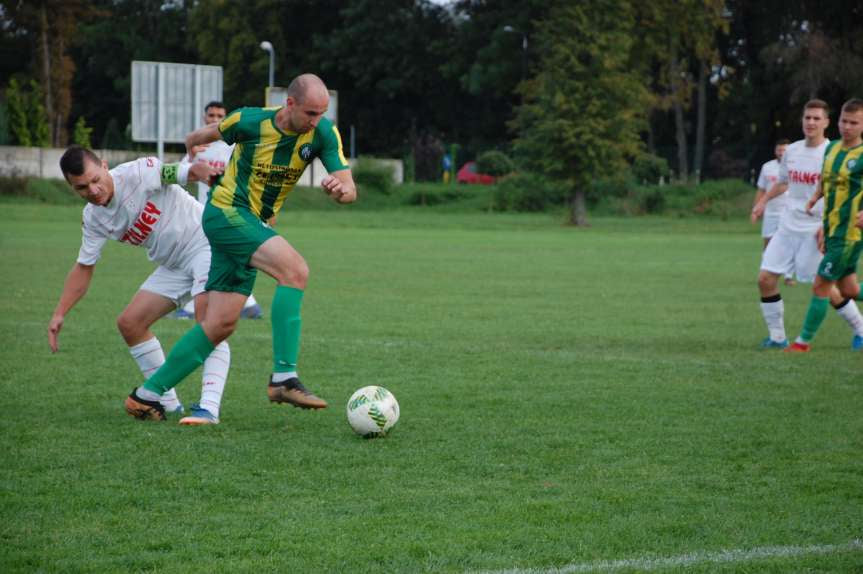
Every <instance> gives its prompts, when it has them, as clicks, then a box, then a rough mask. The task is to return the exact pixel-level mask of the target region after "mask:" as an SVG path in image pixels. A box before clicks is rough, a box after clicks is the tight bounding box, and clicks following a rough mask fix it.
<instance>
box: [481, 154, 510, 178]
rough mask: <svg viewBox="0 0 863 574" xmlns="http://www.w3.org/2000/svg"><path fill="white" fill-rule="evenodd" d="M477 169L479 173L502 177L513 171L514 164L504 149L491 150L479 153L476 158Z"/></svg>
mask: <svg viewBox="0 0 863 574" xmlns="http://www.w3.org/2000/svg"><path fill="white" fill-rule="evenodd" d="M476 169H477V171H478V172H479V173H485V174H488V175H493V176H494V177H501V176H504V175H507V174H510V173H512V170H513V169H514V164H513V162H512V160H511V159H510V158H509V156H508V155H506V154H505V153H503V152H502V151H497V150H491V151H487V152H483V153H481V154H479V157H477V158H476Z"/></svg>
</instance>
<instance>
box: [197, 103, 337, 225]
mask: <svg viewBox="0 0 863 574" xmlns="http://www.w3.org/2000/svg"><path fill="white" fill-rule="evenodd" d="M280 109H281V108H280V107H274V108H240V109H238V110H235V111H233V112H231V113H230V114H229V115H228V116H227V117H225V119H224V120H222V121H221V123H219V132H221V134H222V139H224V140H225V141H226V142H227V143H229V144H235V145H234V151H233V153H232V154H231V159H230V161H229V162H228V165H226V166H225V173H224V174H222V176H221V177H220V178H219V180H218V181H217V182H216V184H215V185H214V186H213V189H212V191H211V192H210V202H211V203H212V204H213V205H214V206H215V207H219V208H221V209H226V208H229V207H239V208H245V209H248V210H250V211H251V212H252V213H254V214H255V215H257V216H258V217H260V218H261V220H263V221H266V220H268V219H269V218H270V217H272V216H273V215H274V214H275V213H277V212H278V211H279V209H280V208H281V207H282V203H284V201H285V197H286V196H287V195H288V193H290V191H291V190H292V189H293V188H294V185H296V183H297V181H298V180H299V179H300V176H301V175H303V171H305V169H306V166H307V165H308V164H309V163H311V161H312V160H313V159H314V158H316V157H318V158H320V160H321V162H322V163H323V164H324V167H325V168H326V169H327V171H328V172H329V173H332V172H334V171H339V170H343V169H348V167H349V165H348V161H347V159H345V155H344V152H343V151H342V139H341V137H340V136H339V132H338V130H337V129H336V126H334V125H333V123H332V122H331V121H330V120H328V119H327V118H321V119H320V121H319V122H318V126H317V127H316V128H315V129H313V130H311V131H309V132H306V133H304V134H299V133H295V132H287V131H282V130H280V129H279V128H278V127H277V126H276V122H275V119H276V112H278V111H279V110H280Z"/></svg>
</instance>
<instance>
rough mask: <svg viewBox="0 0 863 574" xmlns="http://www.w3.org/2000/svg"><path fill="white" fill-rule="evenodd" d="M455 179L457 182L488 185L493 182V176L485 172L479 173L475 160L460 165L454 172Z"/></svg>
mask: <svg viewBox="0 0 863 574" xmlns="http://www.w3.org/2000/svg"><path fill="white" fill-rule="evenodd" d="M455 180H456V181H457V182H459V183H478V184H480V185H490V184H492V183H494V182H495V177H494V176H493V175H488V174H487V173H479V172H478V171H477V170H476V162H475V161H469V162H467V163H465V164H464V165H463V166H461V169H460V170H458V172H457V173H456V174H455Z"/></svg>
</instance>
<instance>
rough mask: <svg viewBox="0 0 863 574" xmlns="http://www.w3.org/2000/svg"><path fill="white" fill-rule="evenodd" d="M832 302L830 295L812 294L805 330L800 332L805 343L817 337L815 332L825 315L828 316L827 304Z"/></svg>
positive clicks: (804, 322) (804, 323)
mask: <svg viewBox="0 0 863 574" xmlns="http://www.w3.org/2000/svg"><path fill="white" fill-rule="evenodd" d="M829 303H830V298H829V297H818V296H816V295H813V296H812V300H811V301H809V309H807V311H806V319H804V321H803V330H802V331H801V332H800V339H801V340H802V341H803V342H804V343H808V342H809V341H811V340H812V339H814V338H815V333H816V332H817V331H818V327H820V326H821V322H822V321H824V317H826V316H827V305H828V304H829Z"/></svg>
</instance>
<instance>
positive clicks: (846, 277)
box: [786, 98, 863, 352]
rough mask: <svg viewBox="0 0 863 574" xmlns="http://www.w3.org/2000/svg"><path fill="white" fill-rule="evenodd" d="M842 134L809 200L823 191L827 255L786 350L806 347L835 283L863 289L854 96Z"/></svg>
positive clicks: (861, 113)
mask: <svg viewBox="0 0 863 574" xmlns="http://www.w3.org/2000/svg"><path fill="white" fill-rule="evenodd" d="M839 133H840V134H841V136H842V138H841V139H839V140H836V141H833V142H830V145H829V146H827V149H826V150H825V152H824V167H823V168H822V170H821V182H820V183H819V185H818V189H817V191H816V192H815V195H813V197H812V199H811V200H810V201H809V204H808V206H807V207H808V208H809V209H811V208H812V206H813V205H814V204H815V202H816V201H818V199H819V198H820V197H821V196H822V195H823V196H824V226H823V229H822V232H823V236H824V248H823V250H824V258H823V259H822V260H821V264H820V265H819V266H818V275H817V276H816V277H815V283H814V285H813V286H812V293H813V294H812V300H811V301H810V303H809V309H808V311H807V312H806V319H805V320H804V322H803V330H802V331H801V333H800V336H798V337H797V340H796V341H795V342H794V343H793V344H792V345H791V346H790V347H788V348H787V349H786V350H787V351H791V352H806V351H808V350H809V347H810V342H811V341H812V339H813V338H814V337H815V333H816V332H817V331H818V327H820V326H821V322H822V321H823V320H824V316H825V315H826V313H827V302H828V298H829V295H830V291H831V289H832V288H833V286H834V285H836V286H837V287H838V288H839V291H840V293H842V296H843V297H846V298H848V299H856V298H857V297H858V295H859V294H860V286H859V284H858V283H857V261H858V259H859V258H860V253H861V251H863V235H861V232H860V228H861V227H863V211H861V209H860V202H861V200H863V100H859V99H856V98H855V99H851V100H848V101H847V102H845V104H844V105H843V106H842V113H841V114H840V116H839ZM857 339H858V338H857V337H855V338H854V343H853V344H852V346H853V348H854V349H855V350H860V349H861V348H863V340H861V341H858V340H857Z"/></svg>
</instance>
